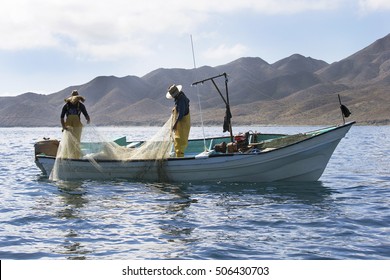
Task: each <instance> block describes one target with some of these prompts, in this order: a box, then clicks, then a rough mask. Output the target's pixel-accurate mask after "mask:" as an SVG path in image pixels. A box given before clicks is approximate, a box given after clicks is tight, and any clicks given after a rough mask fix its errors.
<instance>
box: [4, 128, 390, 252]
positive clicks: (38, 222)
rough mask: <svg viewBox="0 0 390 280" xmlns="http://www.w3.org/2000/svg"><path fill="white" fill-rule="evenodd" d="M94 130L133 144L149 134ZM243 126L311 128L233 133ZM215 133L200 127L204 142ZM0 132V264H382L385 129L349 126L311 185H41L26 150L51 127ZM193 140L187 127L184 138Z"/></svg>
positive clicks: (389, 207)
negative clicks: (67, 261)
mask: <svg viewBox="0 0 390 280" xmlns="http://www.w3.org/2000/svg"><path fill="white" fill-rule="evenodd" d="M94 129H98V130H99V132H101V134H102V135H104V136H106V137H107V139H111V140H114V139H116V138H119V137H121V136H127V137H128V140H143V139H145V138H148V137H151V136H152V135H153V133H154V132H157V131H158V129H159V128H154V127H152V128H151V127H102V128H94ZM249 129H251V130H253V131H254V130H257V131H259V132H264V133H296V132H303V131H306V130H312V129H315V128H313V127H250V128H247V127H239V128H236V129H235V132H237V133H238V132H245V131H247V130H249ZM89 131H90V130H89V128H88V126H87V127H85V129H84V136H83V137H84V138H87V140H88V133H89ZM221 132H222V127H221V128H220V127H206V128H205V136H206V137H208V136H220V135H222V133H221ZM0 135H1V137H0V198H1V199H0V205H1V206H0V222H1V226H0V259H3V260H4V259H16V260H32V259H88V260H97V259H103V260H127V259H139V260H143V259H145V260H146V259H159V260H168V259H192V260H194V259H214V260H223V259H235V260H246V259H271V260H272V259H276V260H286V259H293V260H301V259H306V260H307V259H338V260H340V259H341V260H344V259H350V260H356V259H365V260H367V259H374V260H378V259H389V258H390V238H389V237H390V171H389V169H390V159H389V154H390V127H389V126H353V127H352V128H351V130H350V132H349V133H348V134H347V136H346V137H345V138H344V139H343V140H342V141H341V142H340V144H339V146H338V147H337V149H336V151H335V153H334V155H333V157H332V158H331V160H330V162H329V164H328V166H327V169H326V170H325V173H324V174H323V176H322V177H321V179H320V181H318V182H314V183H256V184H254V183H253V184H252V183H251V184H248V183H243V184H223V183H219V182H215V183H212V184H201V183H186V184H184V183H174V184H173V183H171V184H168V183H153V182H152V183H143V182H134V181H129V180H109V181H93V180H80V181H72V182H64V181H62V182H61V181H60V182H52V181H50V180H48V178H47V177H44V176H42V174H41V171H40V170H39V169H38V168H37V167H36V166H35V164H34V147H33V145H34V142H35V141H37V140H39V139H40V138H42V137H44V136H45V137H51V138H58V139H60V138H61V131H60V128H0ZM202 136H203V130H202V129H200V128H192V130H191V137H202Z"/></svg>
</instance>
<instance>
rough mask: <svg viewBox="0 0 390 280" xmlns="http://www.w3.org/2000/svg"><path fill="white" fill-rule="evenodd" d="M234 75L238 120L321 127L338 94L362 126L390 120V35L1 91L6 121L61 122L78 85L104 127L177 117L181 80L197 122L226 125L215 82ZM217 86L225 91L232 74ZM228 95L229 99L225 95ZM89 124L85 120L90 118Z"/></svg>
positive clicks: (0, 117)
mask: <svg viewBox="0 0 390 280" xmlns="http://www.w3.org/2000/svg"><path fill="white" fill-rule="evenodd" d="M222 73H227V75H228V76H227V78H228V82H227V85H228V93H229V101H230V107H231V112H232V115H233V118H232V124H233V126H234V125H250V124H259V125H272V124H279V125H294V124H296V125H319V124H334V123H338V122H340V121H341V120H342V116H341V111H340V104H339V99H338V95H340V97H341V100H342V103H343V104H344V105H346V106H347V107H348V108H349V110H350V111H351V112H352V115H351V116H350V119H351V120H356V121H357V122H358V124H369V125H371V124H380V125H389V124H390V93H389V89H390V87H389V86H390V34H389V35H387V36H385V37H383V38H381V39H378V40H377V41H375V42H373V43H372V44H371V45H369V46H367V47H366V48H364V49H362V50H360V51H358V52H356V53H354V54H352V55H351V56H349V57H347V58H345V59H342V60H340V61H338V62H334V63H332V64H328V63H326V62H325V61H322V60H319V59H314V58H311V57H305V56H303V55H300V54H293V55H291V56H289V57H287V58H284V59H282V60H279V61H277V62H275V63H273V64H269V63H267V62H266V61H264V60H262V59H261V58H259V57H243V58H240V59H237V60H235V61H232V62H230V63H227V64H225V65H220V66H217V67H210V66H203V67H200V68H196V69H163V68H160V69H156V70H154V71H152V72H150V73H148V74H146V75H145V76H143V77H137V76H126V77H115V76H100V77H96V78H95V79H93V80H91V81H89V82H87V83H85V84H82V85H73V86H69V87H67V88H65V89H63V90H60V91H58V92H55V93H52V94H48V95H43V94H38V93H32V92H28V93H24V94H20V95H18V96H13V97H0V126H1V127H12V126H31V127H34V126H60V113H61V108H62V106H63V105H64V99H65V98H66V97H68V96H69V95H70V93H71V92H72V90H74V89H77V90H78V91H79V93H80V95H82V96H83V97H85V99H86V101H85V105H86V107H87V110H88V112H89V114H90V116H91V119H92V123H93V124H95V125H98V126H135V125H156V126H160V125H162V124H163V123H165V121H166V120H168V118H169V117H170V113H171V109H172V107H173V105H174V104H173V101H172V100H167V99H166V98H165V94H166V91H167V88H168V86H169V85H171V84H173V83H175V84H181V85H183V91H184V92H185V94H186V95H187V96H188V97H189V99H190V100H191V103H190V104H191V120H192V124H193V125H200V124H201V119H202V120H203V122H204V124H205V125H222V123H223V118H224V115H225V107H226V106H225V103H224V102H223V100H222V98H221V97H220V95H219V93H218V91H217V90H216V88H215V86H214V85H213V83H212V82H211V81H206V82H204V83H203V84H198V85H197V86H191V85H192V83H194V82H196V81H199V80H203V79H207V78H209V77H213V76H217V75H219V74H222ZM214 81H215V84H216V86H217V87H218V89H219V90H220V91H221V93H222V94H223V95H225V79H224V78H223V77H220V78H216V79H215V80H214ZM225 98H226V97H225ZM84 122H85V121H84Z"/></svg>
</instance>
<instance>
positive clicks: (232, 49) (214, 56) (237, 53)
mask: <svg viewBox="0 0 390 280" xmlns="http://www.w3.org/2000/svg"><path fill="white" fill-rule="evenodd" d="M247 49H248V48H247V47H245V46H244V45H242V44H236V45H234V46H226V45H225V44H221V45H219V46H217V47H216V48H209V49H207V50H206V51H205V52H203V53H202V57H204V58H205V59H206V60H207V61H215V62H217V63H218V61H229V60H232V59H237V58H239V57H241V56H242V55H244V54H245V53H246V51H247Z"/></svg>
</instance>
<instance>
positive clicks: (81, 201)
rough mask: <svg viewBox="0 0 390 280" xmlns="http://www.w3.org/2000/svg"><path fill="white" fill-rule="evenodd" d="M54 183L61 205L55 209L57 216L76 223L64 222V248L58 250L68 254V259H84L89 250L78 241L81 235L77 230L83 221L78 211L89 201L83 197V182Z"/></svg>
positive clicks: (84, 191)
mask: <svg viewBox="0 0 390 280" xmlns="http://www.w3.org/2000/svg"><path fill="white" fill-rule="evenodd" d="M55 185H56V186H57V188H58V191H59V198H60V201H61V203H62V207H59V208H60V209H59V210H58V211H57V217H58V218H60V219H66V220H67V221H76V223H70V222H66V223H65V225H66V226H67V228H66V230H65V235H64V237H65V238H64V243H63V245H62V246H63V249H65V250H60V253H61V254H64V255H65V256H68V257H67V258H68V259H78V260H81V259H86V255H87V254H89V253H91V252H90V251H88V250H86V249H85V246H84V245H83V244H82V243H80V242H79V241H78V240H79V239H80V237H81V236H80V234H79V233H78V230H79V228H80V224H82V222H83V221H82V220H83V217H82V216H81V215H80V212H81V211H82V208H84V207H85V206H86V205H87V204H88V202H89V201H88V199H87V198H86V197H85V194H86V190H85V187H84V183H83V182H82V181H56V182H55Z"/></svg>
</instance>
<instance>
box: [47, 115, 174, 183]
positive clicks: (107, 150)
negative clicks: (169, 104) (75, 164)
mask: <svg viewBox="0 0 390 280" xmlns="http://www.w3.org/2000/svg"><path fill="white" fill-rule="evenodd" d="M172 119H173V118H172V116H171V117H170V118H169V119H168V121H167V122H166V123H165V124H164V125H163V126H162V127H161V128H160V130H159V131H158V132H157V133H155V134H154V135H153V136H152V137H151V138H150V139H149V140H147V141H145V142H143V143H142V144H141V145H139V146H137V147H135V148H130V147H125V146H120V145H118V144H117V143H115V142H112V141H107V140H104V139H102V138H103V137H102V136H98V138H99V139H100V140H99V141H98V142H99V144H98V145H95V148H94V152H92V153H88V154H85V155H83V154H82V150H81V149H80V144H79V142H78V141H77V139H76V138H75V137H74V136H73V135H72V133H71V131H67V130H66V131H64V133H63V139H62V140H61V142H60V145H59V147H58V151H57V156H56V160H55V164H54V167H53V170H52V172H51V174H50V176H49V179H51V180H59V177H60V176H59V174H61V169H62V168H65V167H66V165H67V164H71V162H70V161H67V160H64V159H80V158H82V159H87V160H88V161H89V162H90V163H91V164H92V165H93V166H94V167H95V168H96V169H97V172H104V166H103V165H101V164H100V163H99V161H100V160H117V161H118V164H120V161H130V160H144V161H145V164H144V168H143V170H141V171H140V174H139V176H137V178H139V179H142V178H143V176H144V175H145V173H146V172H147V171H148V170H150V169H151V168H152V167H156V168H157V170H156V171H157V172H158V177H159V179H161V180H165V179H167V176H166V175H165V172H164V161H165V160H166V159H167V158H169V157H170V154H171V149H172V144H173V135H172V125H173V122H172ZM95 133H97V132H96V131H95ZM96 146H98V150H97V151H96ZM69 179H71V178H69Z"/></svg>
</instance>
